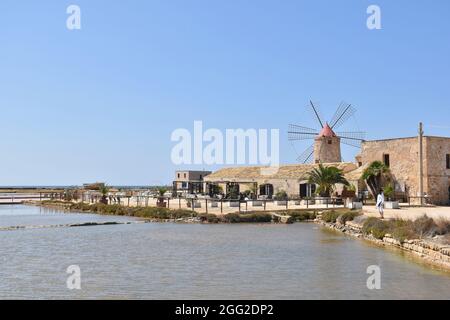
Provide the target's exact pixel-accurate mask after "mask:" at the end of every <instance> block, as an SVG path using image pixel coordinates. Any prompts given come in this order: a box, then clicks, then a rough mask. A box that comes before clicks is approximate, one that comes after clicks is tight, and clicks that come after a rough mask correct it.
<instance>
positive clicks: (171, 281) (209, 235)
mask: <svg viewBox="0 0 450 320" xmlns="http://www.w3.org/2000/svg"><path fill="white" fill-rule="evenodd" d="M98 219H100V220H103V219H105V220H106V221H116V220H120V221H123V220H127V219H128V220H129V218H124V217H102V216H97V215H84V214H67V213H61V212H54V211H53V212H49V211H45V210H42V209H40V208H38V207H24V206H16V207H14V208H13V207H9V208H8V207H3V208H0V225H2V226H5V225H17V224H18V223H26V224H29V225H31V224H39V225H43V224H45V225H47V224H49V223H51V222H54V224H61V223H71V222H87V221H99V220H98ZM67 221H69V222H67ZM103 221H104V220H103ZM0 244H1V245H0V263H1V265H0V279H1V282H0V298H7V299H11V298H27V299H40V298H50V299H57V298H63V299H80V298H88V299H98V298H107V299H120V298H124V299H348V298H355V299H381V298H383V299H384V298H386V299H417V298H425V299H431V298H434V299H450V275H449V274H448V273H444V272H440V271H437V270H433V269H431V268H429V267H425V266H423V265H421V264H419V263H417V262H416V260H412V261H411V258H410V256H409V255H404V254H401V253H399V252H398V251H392V250H386V249H382V248H378V247H374V246H372V245H370V244H368V243H366V242H364V241H361V240H355V239H351V238H348V237H346V236H343V235H341V234H338V233H335V232H330V231H327V230H325V229H322V228H321V227H319V226H317V225H315V224H307V223H297V224H294V225H255V224H237V225H225V224H220V225H201V224H175V223H164V224H163V223H147V224H130V225H110V226H92V227H77V228H54V229H31V230H18V231H2V232H0ZM70 265H78V266H79V267H80V268H81V287H82V288H81V290H69V289H67V286H66V279H67V277H68V274H66V269H67V267H68V266H70ZM369 265H378V266H380V268H381V285H382V288H381V290H369V289H367V286H366V280H367V277H368V276H369V275H368V274H367V273H366V270H367V267H368V266H369Z"/></svg>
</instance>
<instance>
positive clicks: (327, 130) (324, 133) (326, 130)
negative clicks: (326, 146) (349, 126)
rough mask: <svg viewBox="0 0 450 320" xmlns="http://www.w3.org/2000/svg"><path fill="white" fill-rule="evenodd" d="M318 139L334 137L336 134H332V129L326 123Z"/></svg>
mask: <svg viewBox="0 0 450 320" xmlns="http://www.w3.org/2000/svg"><path fill="white" fill-rule="evenodd" d="M319 137H327V138H331V137H336V133H334V131H333V129H331V128H330V126H329V125H328V123H326V124H325V125H324V127H323V128H322V131H320V133H319Z"/></svg>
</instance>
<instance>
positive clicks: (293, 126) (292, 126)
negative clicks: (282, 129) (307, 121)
mask: <svg viewBox="0 0 450 320" xmlns="http://www.w3.org/2000/svg"><path fill="white" fill-rule="evenodd" d="M289 130H292V131H301V132H309V133H315V134H319V130H317V129H313V128H308V127H304V126H299V125H296V124H290V125H289Z"/></svg>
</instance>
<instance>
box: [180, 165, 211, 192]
mask: <svg viewBox="0 0 450 320" xmlns="http://www.w3.org/2000/svg"><path fill="white" fill-rule="evenodd" d="M209 174H211V171H193V170H181V171H175V180H174V181H173V193H174V194H184V195H185V194H197V193H203V192H204V178H205V177H206V176H207V175H209Z"/></svg>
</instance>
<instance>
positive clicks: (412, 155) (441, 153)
mask: <svg viewBox="0 0 450 320" xmlns="http://www.w3.org/2000/svg"><path fill="white" fill-rule="evenodd" d="M419 145H420V144H419V138H418V137H410V138H399V139H386V140H375V141H365V142H363V143H362V146H361V153H360V154H359V155H358V156H357V162H358V164H359V166H360V167H361V168H365V167H367V166H368V165H369V164H370V163H372V162H373V161H376V160H378V161H382V162H384V164H386V165H387V166H388V167H389V168H390V172H391V175H392V178H393V184H394V187H395V191H396V193H397V194H400V195H401V194H403V195H404V196H405V197H406V198H408V197H411V198H412V199H413V200H414V199H415V200H417V199H418V198H415V197H419V196H420V168H419V164H420V157H419V150H420V148H419ZM422 153H423V175H422V177H423V192H424V195H426V196H428V197H429V200H430V202H432V203H434V204H449V201H450V138H445V137H431V136H424V137H423V151H422ZM358 171H359V172H358ZM358 171H356V172H355V173H353V174H351V177H350V178H351V179H355V178H356V177H358V174H359V173H362V171H363V170H362V169H360V170H358ZM359 176H360V175H359ZM360 187H361V184H360ZM414 202H416V201H414Z"/></svg>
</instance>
